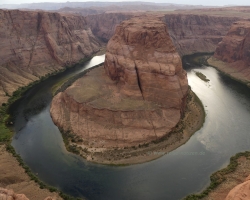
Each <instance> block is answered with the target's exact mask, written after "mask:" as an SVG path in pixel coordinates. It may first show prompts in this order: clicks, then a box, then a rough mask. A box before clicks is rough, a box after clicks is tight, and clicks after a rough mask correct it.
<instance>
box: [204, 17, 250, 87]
mask: <svg viewBox="0 0 250 200" xmlns="http://www.w3.org/2000/svg"><path fill="white" fill-rule="evenodd" d="M249 55H250V21H247V20H245V21H238V22H235V23H233V24H232V26H231V28H230V30H229V31H228V33H227V35H226V36H225V37H224V38H223V40H222V41H221V42H220V43H219V44H218V46H217V48H216V50H215V53H214V56H213V57H211V58H210V59H209V60H208V62H209V64H210V65H213V66H215V67H217V68H218V69H219V70H221V71H222V72H224V73H226V74H228V75H229V76H231V77H232V78H234V79H236V80H239V81H241V82H243V83H245V84H247V85H248V86H250V56H249Z"/></svg>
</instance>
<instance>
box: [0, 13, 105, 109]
mask: <svg viewBox="0 0 250 200" xmlns="http://www.w3.org/2000/svg"><path fill="white" fill-rule="evenodd" d="M0 38H1V43H0V105H1V103H3V102H6V101H7V99H8V96H6V95H12V93H13V91H15V90H16V89H17V88H18V87H20V86H24V85H27V84H28V83H30V82H33V81H35V80H38V79H39V77H41V76H44V75H46V74H47V73H50V72H54V71H55V70H58V69H62V68H63V67H64V66H65V65H71V64H73V63H75V62H78V61H79V60H80V59H83V58H85V57H87V56H90V55H92V54H93V53H94V52H96V51H97V50H98V49H99V47H100V43H99V41H98V40H97V39H96V37H95V36H94V35H93V34H92V31H91V29H90V28H89V26H88V25H87V22H86V20H85V18H84V17H81V16H74V15H62V14H58V13H48V12H40V11H39V12H31V11H19V10H0Z"/></svg>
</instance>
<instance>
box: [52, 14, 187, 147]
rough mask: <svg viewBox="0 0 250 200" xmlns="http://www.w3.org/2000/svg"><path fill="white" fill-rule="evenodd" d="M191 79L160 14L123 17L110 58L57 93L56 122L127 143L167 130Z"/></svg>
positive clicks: (93, 137) (94, 138) (96, 142)
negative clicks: (127, 18) (158, 15)
mask: <svg viewBox="0 0 250 200" xmlns="http://www.w3.org/2000/svg"><path fill="white" fill-rule="evenodd" d="M187 92H188V82H187V76H186V72H185V71H184V70H183V69H182V62H181V58H180V56H179V54H178V53H177V52H176V50H175V47H174V45H173V43H172V41H171V39H170V36H169V34H168V29H167V26H166V25H165V23H163V22H162V21H161V20H160V19H159V18H158V17H152V16H141V17H135V18H132V19H130V20H127V21H124V22H122V23H121V24H120V25H119V26H117V28H116V31H115V34H114V36H113V37H112V38H111V40H110V41H109V43H108V46H107V53H106V58H105V63H104V65H103V66H101V67H99V68H96V69H93V70H91V71H90V72H89V73H87V74H86V75H85V76H83V77H82V78H80V79H78V80H77V81H76V82H75V83H73V85H72V86H70V87H69V88H68V89H67V90H65V91H64V92H62V93H59V94H58V95H56V96H55V97H54V99H53V101H52V104H51V109H50V111H51V116H52V119H53V121H54V122H55V124H56V125H57V126H59V127H60V128H61V129H63V130H64V131H70V132H72V133H73V134H75V135H77V136H79V137H80V138H82V139H83V141H84V142H85V143H84V144H85V145H87V146H92V147H126V146H132V145H138V144H144V143H147V142H150V141H152V140H156V139H158V138H161V137H163V136H165V135H167V134H168V133H169V132H170V131H171V129H172V128H173V127H175V126H176V124H177V123H178V122H179V120H180V118H181V114H182V112H183V110H184V109H185V105H186V96H187Z"/></svg>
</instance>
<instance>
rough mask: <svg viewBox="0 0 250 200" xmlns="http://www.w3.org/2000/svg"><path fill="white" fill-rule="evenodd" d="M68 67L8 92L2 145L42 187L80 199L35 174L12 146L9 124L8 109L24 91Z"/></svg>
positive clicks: (0, 125) (0, 118)
mask: <svg viewBox="0 0 250 200" xmlns="http://www.w3.org/2000/svg"><path fill="white" fill-rule="evenodd" d="M91 58H92V57H88V58H84V59H82V60H80V62H79V63H77V64H75V65H73V66H71V67H74V66H76V65H78V64H82V63H84V62H86V61H87V60H90V59H91ZM67 68H68V66H67V67H66V68H63V69H61V70H57V71H54V72H53V73H48V74H46V75H45V76H42V77H39V78H40V79H39V80H36V81H34V82H32V83H30V84H29V85H27V86H23V87H20V88H18V89H17V90H16V91H15V92H13V94H12V96H10V95H9V94H7V93H6V95H7V96H10V98H9V99H8V102H7V103H2V106H1V107H0V145H5V146H6V150H7V151H8V152H10V153H11V154H12V155H13V156H14V157H15V158H16V160H17V161H18V162H19V165H20V166H22V167H23V169H24V170H25V172H26V173H27V175H28V176H29V177H30V179H31V180H33V181H35V182H36V183H38V184H39V186H40V188H41V189H48V190H49V191H50V192H57V193H59V195H60V196H61V197H62V198H63V199H64V200H80V199H81V198H75V197H72V196H70V195H67V194H65V193H63V192H61V191H59V190H58V189H56V188H54V187H52V186H49V185H47V184H45V183H43V182H42V181H40V180H39V178H38V177H37V176H36V175H34V174H33V172H32V171H31V170H30V168H29V167H28V166H27V165H26V164H25V163H24V162H23V160H22V158H21V157H20V155H18V154H17V153H16V151H15V149H14V148H13V147H12V146H11V140H12V136H13V131H12V130H11V129H10V128H9V127H8V126H10V125H12V124H13V122H12V119H11V116H10V115H9V113H8V109H9V107H10V105H12V104H13V103H14V102H15V101H17V100H18V99H20V98H21V97H22V96H23V95H24V93H25V92H26V91H27V90H28V89H29V88H31V87H32V86H34V85H36V84H38V83H40V82H42V81H44V80H46V79H47V78H49V77H50V76H53V75H55V74H58V73H61V72H63V71H65V70H66V69H67ZM71 149H72V151H73V150H74V151H77V149H75V147H74V146H72V147H71Z"/></svg>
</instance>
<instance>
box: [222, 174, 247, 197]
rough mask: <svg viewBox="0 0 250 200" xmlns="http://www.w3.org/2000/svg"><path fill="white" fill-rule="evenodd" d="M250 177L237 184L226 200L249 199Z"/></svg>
mask: <svg viewBox="0 0 250 200" xmlns="http://www.w3.org/2000/svg"><path fill="white" fill-rule="evenodd" d="M249 188H250V177H249V176H248V177H247V178H246V180H245V182H243V183H241V184H239V185H237V186H235V187H234V188H233V189H232V190H231V191H230V192H229V193H228V195H227V197H226V199H225V200H248V199H250V189H249Z"/></svg>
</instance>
